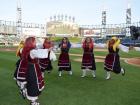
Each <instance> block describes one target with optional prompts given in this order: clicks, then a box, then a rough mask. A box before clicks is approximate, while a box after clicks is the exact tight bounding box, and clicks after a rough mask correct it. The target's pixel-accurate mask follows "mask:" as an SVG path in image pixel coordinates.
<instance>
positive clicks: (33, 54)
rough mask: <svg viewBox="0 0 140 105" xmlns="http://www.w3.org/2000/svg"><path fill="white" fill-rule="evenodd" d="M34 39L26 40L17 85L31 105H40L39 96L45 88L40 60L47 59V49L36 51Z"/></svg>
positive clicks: (18, 70)
mask: <svg viewBox="0 0 140 105" xmlns="http://www.w3.org/2000/svg"><path fill="white" fill-rule="evenodd" d="M35 48H36V41H35V38H34V37H29V38H27V39H26V41H25V44H24V47H23V51H22V54H21V60H20V63H19V67H18V69H17V76H16V77H17V84H18V86H19V87H20V90H21V93H22V95H23V97H24V98H25V97H26V98H27V99H28V100H30V105H39V102H37V99H38V96H39V95H40V93H41V91H42V90H43V88H44V80H43V77H42V74H41V70H40V67H39V63H38V58H47V57H48V50H47V49H35Z"/></svg>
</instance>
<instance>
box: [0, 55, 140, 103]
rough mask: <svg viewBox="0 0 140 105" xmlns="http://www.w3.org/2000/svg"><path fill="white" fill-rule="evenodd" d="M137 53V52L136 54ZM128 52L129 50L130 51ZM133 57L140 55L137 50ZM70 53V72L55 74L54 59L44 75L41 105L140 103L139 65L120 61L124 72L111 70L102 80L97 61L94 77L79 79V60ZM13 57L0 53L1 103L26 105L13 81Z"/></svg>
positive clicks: (101, 65) (102, 75)
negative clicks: (117, 73)
mask: <svg viewBox="0 0 140 105" xmlns="http://www.w3.org/2000/svg"><path fill="white" fill-rule="evenodd" d="M135 54H136V55H135ZM130 55H131V52H130ZM133 55H134V56H138V57H140V54H139V55H138V53H137V52H134V54H133ZM74 58H75V57H74V56H71V60H72V70H73V75H72V76H69V75H68V74H67V72H64V73H63V74H62V77H58V72H57V61H56V62H53V67H54V69H53V71H52V73H51V74H47V73H46V74H45V83H46V84H45V85H46V87H45V89H44V91H43V92H42V94H41V96H40V99H39V101H40V103H41V105H139V104H140V68H139V67H135V66H131V65H128V64H126V63H124V62H123V61H121V65H122V66H123V67H125V68H126V75H125V76H124V77H123V76H121V75H116V74H114V73H112V79H111V80H105V79H104V78H105V71H104V70H103V63H96V64H97V78H96V79H93V78H92V76H91V74H90V73H89V74H88V77H86V78H81V77H80V75H81V70H80V65H81V63H79V62H74V61H73V59H74ZM17 59H18V58H16V56H15V53H14V52H0V71H1V73H0V78H1V79H0V80H1V87H0V105H28V104H29V102H28V101H27V100H23V99H22V98H21V97H20V95H19V93H18V88H17V86H16V84H15V81H14V80H13V73H14V70H15V62H16V61H17Z"/></svg>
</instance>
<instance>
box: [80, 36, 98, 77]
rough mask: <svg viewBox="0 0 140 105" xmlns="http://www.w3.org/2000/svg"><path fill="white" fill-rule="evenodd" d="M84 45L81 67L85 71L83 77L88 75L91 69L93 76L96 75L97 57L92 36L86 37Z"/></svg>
mask: <svg viewBox="0 0 140 105" xmlns="http://www.w3.org/2000/svg"><path fill="white" fill-rule="evenodd" d="M82 47H83V52H84V53H83V58H82V65H81V69H82V71H83V73H82V76H81V77H85V76H86V72H87V70H90V71H91V72H92V76H93V77H94V78H95V77H96V64H95V58H94V53H93V48H94V44H93V40H92V39H91V38H90V37H86V38H85V40H84V41H83V44H82Z"/></svg>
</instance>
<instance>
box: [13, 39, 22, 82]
mask: <svg viewBox="0 0 140 105" xmlns="http://www.w3.org/2000/svg"><path fill="white" fill-rule="evenodd" d="M23 47H24V41H20V43H19V45H18V48H17V51H16V56H17V57H19V60H18V61H17V62H16V70H15V72H14V79H15V80H16V79H17V77H16V76H17V69H18V67H19V63H20V60H21V54H22V50H23Z"/></svg>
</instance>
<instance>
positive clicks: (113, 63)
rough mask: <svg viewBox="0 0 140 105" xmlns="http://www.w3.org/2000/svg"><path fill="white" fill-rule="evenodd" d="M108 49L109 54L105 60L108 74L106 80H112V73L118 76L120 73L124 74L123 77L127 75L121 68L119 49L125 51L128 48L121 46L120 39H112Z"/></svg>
mask: <svg viewBox="0 0 140 105" xmlns="http://www.w3.org/2000/svg"><path fill="white" fill-rule="evenodd" d="M107 47H108V52H109V54H108V55H107V56H106V58H105V64H104V69H105V70H106V72H107V76H106V79H107V80H108V79H110V71H112V72H114V73H116V74H119V73H122V75H124V74H125V70H124V69H123V68H122V67H121V66H120V56H119V54H118V53H119V48H121V49H122V50H123V51H125V49H126V47H125V46H123V45H120V39H118V38H117V37H112V38H111V39H110V40H109V41H108V43H107ZM122 47H123V48H122ZM126 50H127V49H126Z"/></svg>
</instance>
